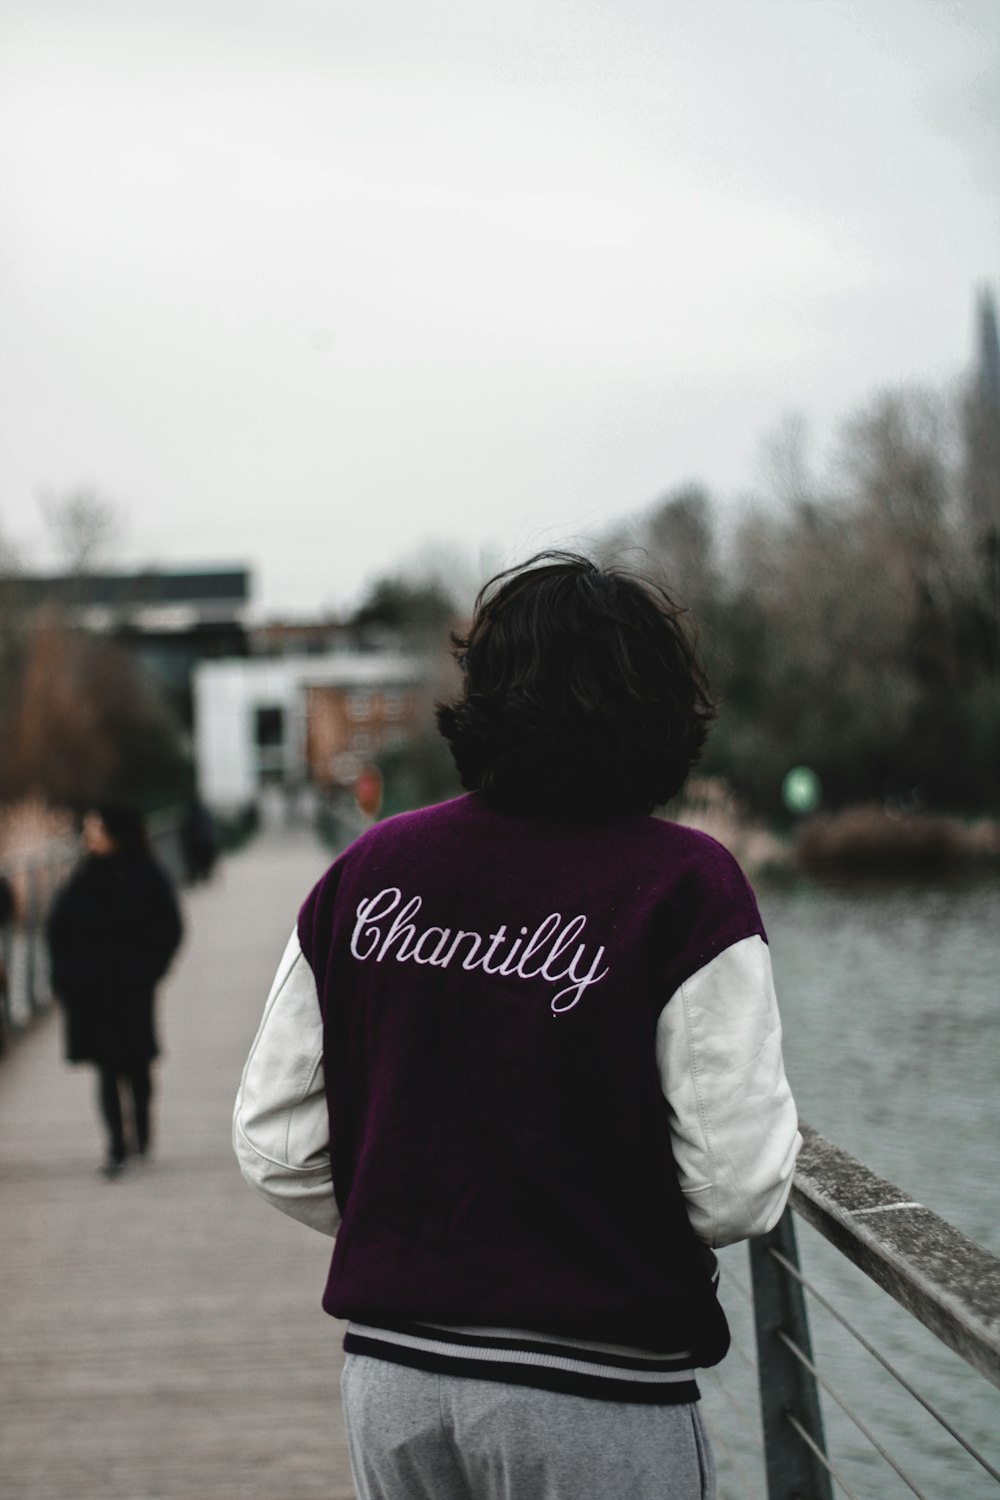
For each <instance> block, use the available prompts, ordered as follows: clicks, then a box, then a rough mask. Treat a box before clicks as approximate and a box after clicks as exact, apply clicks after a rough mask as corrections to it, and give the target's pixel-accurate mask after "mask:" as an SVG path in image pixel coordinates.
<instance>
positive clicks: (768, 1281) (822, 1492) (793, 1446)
mask: <svg viewBox="0 0 1000 1500" xmlns="http://www.w3.org/2000/svg"><path fill="white" fill-rule="evenodd" d="M772 1247H773V1248H774V1249H776V1250H779V1251H780V1252H781V1254H782V1255H783V1256H785V1258H786V1259H787V1260H789V1261H791V1262H792V1264H793V1265H795V1266H797V1265H798V1263H799V1257H798V1251H797V1249H796V1244H795V1229H794V1227H793V1224H792V1212H791V1209H786V1211H785V1213H784V1214H783V1215H782V1218H781V1220H780V1221H779V1223H778V1225H777V1226H776V1228H774V1229H773V1230H772V1231H771V1233H770V1234H765V1235H761V1236H760V1237H759V1238H757V1239H752V1240H751V1241H750V1274H751V1278H752V1280H753V1300H754V1320H755V1322H756V1328H757V1365H758V1378H759V1381H760V1406H761V1421H762V1425H763V1430H764V1455H765V1464H766V1468H767V1494H768V1500H832V1496H833V1490H832V1487H831V1484H830V1475H829V1473H828V1471H827V1470H826V1469H825V1468H824V1466H823V1464H822V1462H821V1461H820V1459H819V1458H818V1457H817V1453H816V1452H815V1451H814V1449H813V1448H811V1447H810V1445H809V1443H808V1442H807V1441H806V1440H805V1439H804V1438H803V1437H802V1436H801V1434H800V1433H799V1432H798V1431H796V1427H795V1426H793V1424H792V1422H791V1421H789V1417H792V1418H794V1419H795V1422H796V1424H797V1425H798V1426H799V1427H801V1428H802V1429H803V1431H804V1432H806V1433H807V1434H808V1436H809V1438H810V1439H811V1441H812V1443H813V1444H815V1448H816V1449H818V1450H819V1452H820V1453H822V1454H824V1455H825V1453H826V1444H825V1441H824V1438H823V1419H822V1416H821V1414H820V1408H819V1391H818V1390H817V1387H816V1381H815V1379H814V1377H813V1376H812V1374H811V1373H810V1372H809V1371H808V1370H807V1369H806V1368H805V1366H804V1365H803V1364H802V1363H801V1362H800V1361H799V1360H798V1359H797V1358H796V1357H795V1355H794V1354H793V1353H792V1351H791V1350H790V1349H789V1348H788V1347H787V1345H786V1344H785V1343H784V1342H783V1341H782V1339H781V1337H780V1336H779V1335H780V1334H784V1335H785V1336H786V1337H787V1338H789V1339H790V1340H791V1341H792V1342H793V1343H795V1344H796V1345H797V1346H798V1348H799V1349H800V1350H801V1351H802V1353H803V1354H804V1355H805V1356H806V1358H807V1359H809V1360H810V1362H811V1361H812V1347H811V1344H810V1340H809V1322H808V1318H807V1316H806V1308H805V1299H804V1296H803V1292H802V1288H801V1287H800V1286H799V1284H798V1282H797V1281H795V1280H794V1278H793V1277H791V1276H789V1275H788V1274H787V1273H786V1272H785V1271H784V1270H783V1268H782V1267H781V1266H780V1265H779V1264H778V1262H777V1261H776V1260H775V1258H774V1256H773V1255H772V1254H771V1253H770V1252H771V1249H772Z"/></svg>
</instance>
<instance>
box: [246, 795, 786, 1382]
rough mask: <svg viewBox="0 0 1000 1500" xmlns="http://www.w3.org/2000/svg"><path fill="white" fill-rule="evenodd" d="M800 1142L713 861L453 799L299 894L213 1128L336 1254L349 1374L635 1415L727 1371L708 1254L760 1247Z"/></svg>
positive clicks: (658, 837) (402, 820)
mask: <svg viewBox="0 0 1000 1500" xmlns="http://www.w3.org/2000/svg"><path fill="white" fill-rule="evenodd" d="M800 1143H801V1138H800V1136H799V1134H798V1129H797V1121H796V1114H795V1107H794V1103H793V1101H792V1097H791V1093H790V1090H789V1087H788V1084H787V1081H786V1079H785V1074H784V1069H783V1065H782V1058H781V1031H780V1024H779V1020H778V1013H777V1005H776V1001H775V996H774V988H773V984H772V981H771V971H770V964H769V960H768V949H767V945H766V938H765V934H764V929H763V926H762V924H761V919H760V915H759V912H758V909H757V904H756V901H755V899H754V896H753V893H752V892H751V890H750V887H749V885H748V884H747V881H746V879H745V877H744V876H743V874H742V872H741V871H740V869H739V867H738V866H737V864H736V863H735V861H734V860H733V859H732V857H731V856H730V855H729V854H728V853H727V852H726V851H725V850H724V849H723V848H722V846H721V845H719V844H718V843H716V842H715V841H714V840H712V839H710V838H707V837H706V836H705V835H703V834H700V833H696V832H694V831H692V830H690V829H686V828H683V827H679V826H677V825H675V824H671V823H668V822H665V821H662V820H659V819H655V818H648V817H625V818H617V819H610V820H607V821H595V822H592V823H587V824H572V825H570V824H564V823H559V822H555V821H552V822H548V821H544V820H539V819H536V818H527V817H525V818H521V817H516V816H511V815H509V814H505V813H500V812H497V811H495V810H494V809H492V808H491V807H490V806H489V805H488V804H487V803H486V802H485V801H484V799H483V798H481V797H480V796H479V795H478V794H472V795H469V796H465V797H460V798H457V799H456V800H454V801H452V802H447V803H444V804H442V805H440V806H438V807H433V808H428V809H424V810H422V811H420V812H416V813H410V814H405V815H403V816H401V817H397V818H391V819H388V820H386V821H385V822H384V823H380V824H377V825H376V826H374V827H373V828H371V829H370V830H369V831H368V832H367V833H366V834H364V835H363V836H362V837H361V838H360V839H358V840H357V841H356V842H355V843H354V844H353V845H351V847H350V848H349V849H348V850H347V851H346V852H345V853H344V854H343V855H341V857H340V858H339V859H337V860H336V862H335V863H334V864H333V865H332V866H331V868H330V869H329V870H328V872H327V873H326V875H325V876H324V877H323V878H322V879H321V880H320V882H319V883H318V884H317V886H316V887H315V888H314V890H313V891H312V892H311V894H310V895H309V897H308V898H307V900H306V902H305V904H304V906H303V907H302V910H301V912H300V915H299V920H298V924H297V927H296V931H295V932H294V933H293V935H292V938H291V940H290V942H289V944H288V948H287V950H286V952H285V955H284V957H283V959H282V961H281V964H280V966H279V969H278V973H277V976H276V978H275V981H274V985H273V987H272V990H271V993H270V996H269V998H268V1001H267V1005H266V1008H265V1012H264V1018H263V1021H262V1023H261V1026H260V1030H259V1032H258V1035H257V1038H256V1041H255V1042H254V1045H253V1048H252V1050H251V1053H250V1056H249V1059H248V1061H247V1065H246V1068H245V1070H244V1074H243V1080H242V1084H241V1088H240V1093H239V1096H238V1099H237V1103H236V1111H235V1117H234V1144H235V1149H236V1152H237V1155H238V1158H239V1161H240V1165H241V1168H242V1171H243V1173H244V1175H245V1176H246V1177H247V1179H248V1180H249V1181H250V1182H251V1183H252V1184H253V1185H254V1186H255V1187H257V1188H258V1189H259V1191H260V1192H261V1193H262V1194H263V1195H264V1196H265V1197H266V1198H267V1199H269V1200H270V1201H271V1202H272V1203H274V1204H275V1205H276V1206H277V1207H279V1208H281V1209H283V1210H284V1211H285V1212H287V1213H289V1214H291V1215H292V1216H293V1217H294V1218H298V1219H300V1220H302V1221H303V1222H304V1223H306V1224H309V1225H311V1226H313V1227H314V1228H317V1229H320V1230H323V1231H324V1232H326V1233H328V1234H331V1235H335V1236H336V1238H335V1244H334V1249H333V1256H332V1260H331V1265H330V1272H329V1277H328V1280H327V1285H326V1290H325V1293H324V1297H323V1306H324V1308H325V1309H326V1311H327V1312H329V1313H330V1314H332V1315H333V1316H335V1317H338V1318H344V1319H348V1320H349V1328H348V1332H347V1336H346V1339H345V1347H346V1348H347V1349H348V1350H353V1351H355V1352H362V1353H367V1354H370V1355H374V1356H376V1357H379V1358H383V1359H392V1360H396V1361H398V1362H401V1363H404V1364H410V1365H416V1366H418V1367H422V1368H427V1369H443V1370H447V1371H451V1372H453V1373H458V1374H466V1375H471V1376H474V1377H476V1378H485V1379H501V1380H507V1381H516V1382H518V1383H524V1384H529V1385H536V1386H542V1387H544V1388H549V1389H556V1390H568V1391H573V1392H577V1393H581V1394H590V1395H597V1396H601V1397H605V1398H611V1399H618V1400H627V1401H646V1402H673V1401H686V1400H691V1399H694V1398H695V1397H696V1396H697V1386H696V1384H695V1380H694V1369H695V1367H697V1366H705V1365H712V1364H715V1363H716V1362H717V1361H718V1360H719V1359H721V1358H722V1357H723V1355H724V1354H725V1352H726V1349H727V1347H728V1338H729V1336H728V1329H727V1326H726V1321H725V1317H724V1315H723V1313H722V1310H721V1307H720V1305H719V1303H718V1300H717V1298H716V1287H715V1280H716V1278H715V1274H714V1257H713V1256H712V1255H711V1252H710V1249H709V1248H708V1247H710V1246H718V1245H722V1244H727V1243H730V1242H731V1241H734V1240H738V1239H743V1238H745V1237H747V1236H749V1235H753V1234H757V1233H762V1232H764V1231H766V1230H767V1229H769V1228H771V1227H772V1226H773V1225H774V1223H776V1222H777V1219H778V1217H779V1216H780V1214H781V1211H782V1209H783V1207H784V1204H785V1201H786V1198H787V1195H788V1192H789V1188H790V1185H791V1178H792V1170H793V1165H794V1161H795V1157H796V1154H797V1151H798V1148H799V1145H800Z"/></svg>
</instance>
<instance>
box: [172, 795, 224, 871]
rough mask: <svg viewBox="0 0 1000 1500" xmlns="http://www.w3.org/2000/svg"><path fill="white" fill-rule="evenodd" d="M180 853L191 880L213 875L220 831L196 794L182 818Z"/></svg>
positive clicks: (217, 855) (217, 854)
mask: <svg viewBox="0 0 1000 1500" xmlns="http://www.w3.org/2000/svg"><path fill="white" fill-rule="evenodd" d="M181 853H182V855H183V857H184V869H185V873H186V875H187V878H188V880H190V881H191V883H192V884H194V883H195V882H196V881H199V880H208V879H210V878H211V874H212V871H213V870H214V869H215V864H216V861H217V859H218V857H219V834H218V829H217V828H216V825H215V819H214V818H213V817H212V814H211V812H210V811H209V809H208V808H207V807H206V806H205V804H204V802H202V800H201V798H200V797H199V796H197V795H195V796H194V797H192V798H191V801H190V802H189V803H188V806H187V808H186V810H185V813H184V817H183V820H182V822H181Z"/></svg>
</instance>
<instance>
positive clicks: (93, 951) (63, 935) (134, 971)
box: [48, 804, 182, 1177]
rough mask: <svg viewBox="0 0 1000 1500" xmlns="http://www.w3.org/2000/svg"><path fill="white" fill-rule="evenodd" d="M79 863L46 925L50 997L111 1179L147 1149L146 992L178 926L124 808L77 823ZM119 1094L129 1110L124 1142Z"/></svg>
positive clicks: (105, 809) (139, 825) (160, 877)
mask: <svg viewBox="0 0 1000 1500" xmlns="http://www.w3.org/2000/svg"><path fill="white" fill-rule="evenodd" d="M83 843H84V848H85V851H86V854H85V858H84V859H83V860H82V861H81V863H80V864H79V865H78V866H77V868H76V870H75V871H74V873H73V875H72V876H71V877H70V879H69V881H68V883H67V884H66V885H65V886H64V888H63V890H62V891H61V892H60V894H59V896H58V897H57V898H56V901H55V903H54V905H53V909H52V913H51V916H50V918H49V923H48V943H49V953H50V957H51V964H52V988H53V990H54V992H55V994H56V996H57V998H58V1000H59V1001H60V1003H61V1005H62V1007H63V1012H64V1019H65V1040H66V1056H67V1059H68V1060H69V1061H70V1062H72V1063H80V1062H89V1063H93V1064H94V1065H95V1066H96V1068H97V1070H98V1076H99V1090H98V1099H99V1103H100V1109H101V1115H102V1118H103V1121H104V1125H105V1127H106V1130H107V1136H108V1155H107V1161H106V1163H105V1166H104V1172H105V1175H107V1176H109V1177H113V1176H117V1175H118V1173H120V1172H121V1170H122V1168H123V1166H124V1164H125V1159H126V1156H127V1154H128V1150H129V1146H130V1145H131V1147H132V1149H133V1150H134V1151H135V1153H136V1154H137V1155H138V1156H140V1157H143V1156H145V1155H146V1153H147V1151H148V1149H149V1140H150V1098H151V1094H152V1080H151V1075H150V1064H151V1063H152V1062H153V1060H154V1059H155V1058H156V1057H157V1055H158V1053H159V1047H158V1044H157V1038H156V1025H155V1015H154V1000H155V992H156V986H157V984H158V982H159V981H160V980H161V979H162V978H163V976H164V974H165V973H166V972H167V969H168V968H169V966H170V963H171V960H172V959H173V957H174V954H175V953H176V951H177V948H178V946H179V944H180V940H181V933H182V924H181V916H180V911H179V908H178V905H177V899H176V897H175V895H174V891H173V888H172V886H171V884H170V881H169V879H168V878H167V875H166V874H165V872H164V871H163V869H162V868H161V866H160V865H159V863H158V862H157V861H156V859H155V858H154V857H153V854H152V852H151V849H150V845H149V838H148V835H147V833H146V829H145V825H144V824H143V821H142V819H141V817H140V816H139V814H138V813H137V812H135V811H134V810H133V809H132V808H129V807H123V806H117V805H112V804H104V805H101V806H98V807H94V808H92V809H91V810H90V811H89V812H88V813H87V814H86V816H85V817H84V819H83ZM123 1094H124V1095H125V1096H126V1098H127V1099H128V1101H129V1102H130V1105H131V1108H130V1111H129V1113H130V1115H131V1125H132V1127H133V1129H132V1132H131V1140H130V1141H129V1140H128V1139H127V1136H126V1122H125V1115H124V1113H123V1109H122V1102H123Z"/></svg>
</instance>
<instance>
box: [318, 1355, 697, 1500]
mask: <svg viewBox="0 0 1000 1500" xmlns="http://www.w3.org/2000/svg"><path fill="white" fill-rule="evenodd" d="M341 1390H342V1392H343V1400H344V1419H345V1422H346V1425H347V1441H348V1447H349V1449H350V1454H351V1468H352V1470H353V1473H354V1484H355V1488H356V1489H357V1492H358V1497H359V1500H714V1497H715V1470H714V1465H713V1462H712V1455H711V1451H710V1449H709V1445H708V1438H707V1436H706V1433H705V1428H704V1426H703V1424H702V1420H701V1415H700V1413H699V1411H698V1406H697V1403H692V1404H691V1405H685V1406H642V1405H631V1404H628V1403H624V1402H622V1403H619V1402H612V1401H594V1400H591V1399H589V1398H585V1397H582V1396H564V1395H557V1394H556V1393H555V1392H551V1391H537V1390H533V1389H531V1388H530V1387H528V1386H517V1385H502V1384H500V1383H498V1382H494V1381H489V1380H467V1379H465V1378H463V1377H457V1376H454V1375H434V1374H430V1373H429V1372H428V1371H426V1370H410V1369H407V1368H406V1367H405V1366H403V1365H394V1364H390V1363H389V1362H388V1361H387V1360H379V1359H371V1358H369V1357H367V1356H366V1355H362V1354H349V1355H347V1357H346V1360H345V1362H344V1373H343V1377H342V1380H341Z"/></svg>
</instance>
